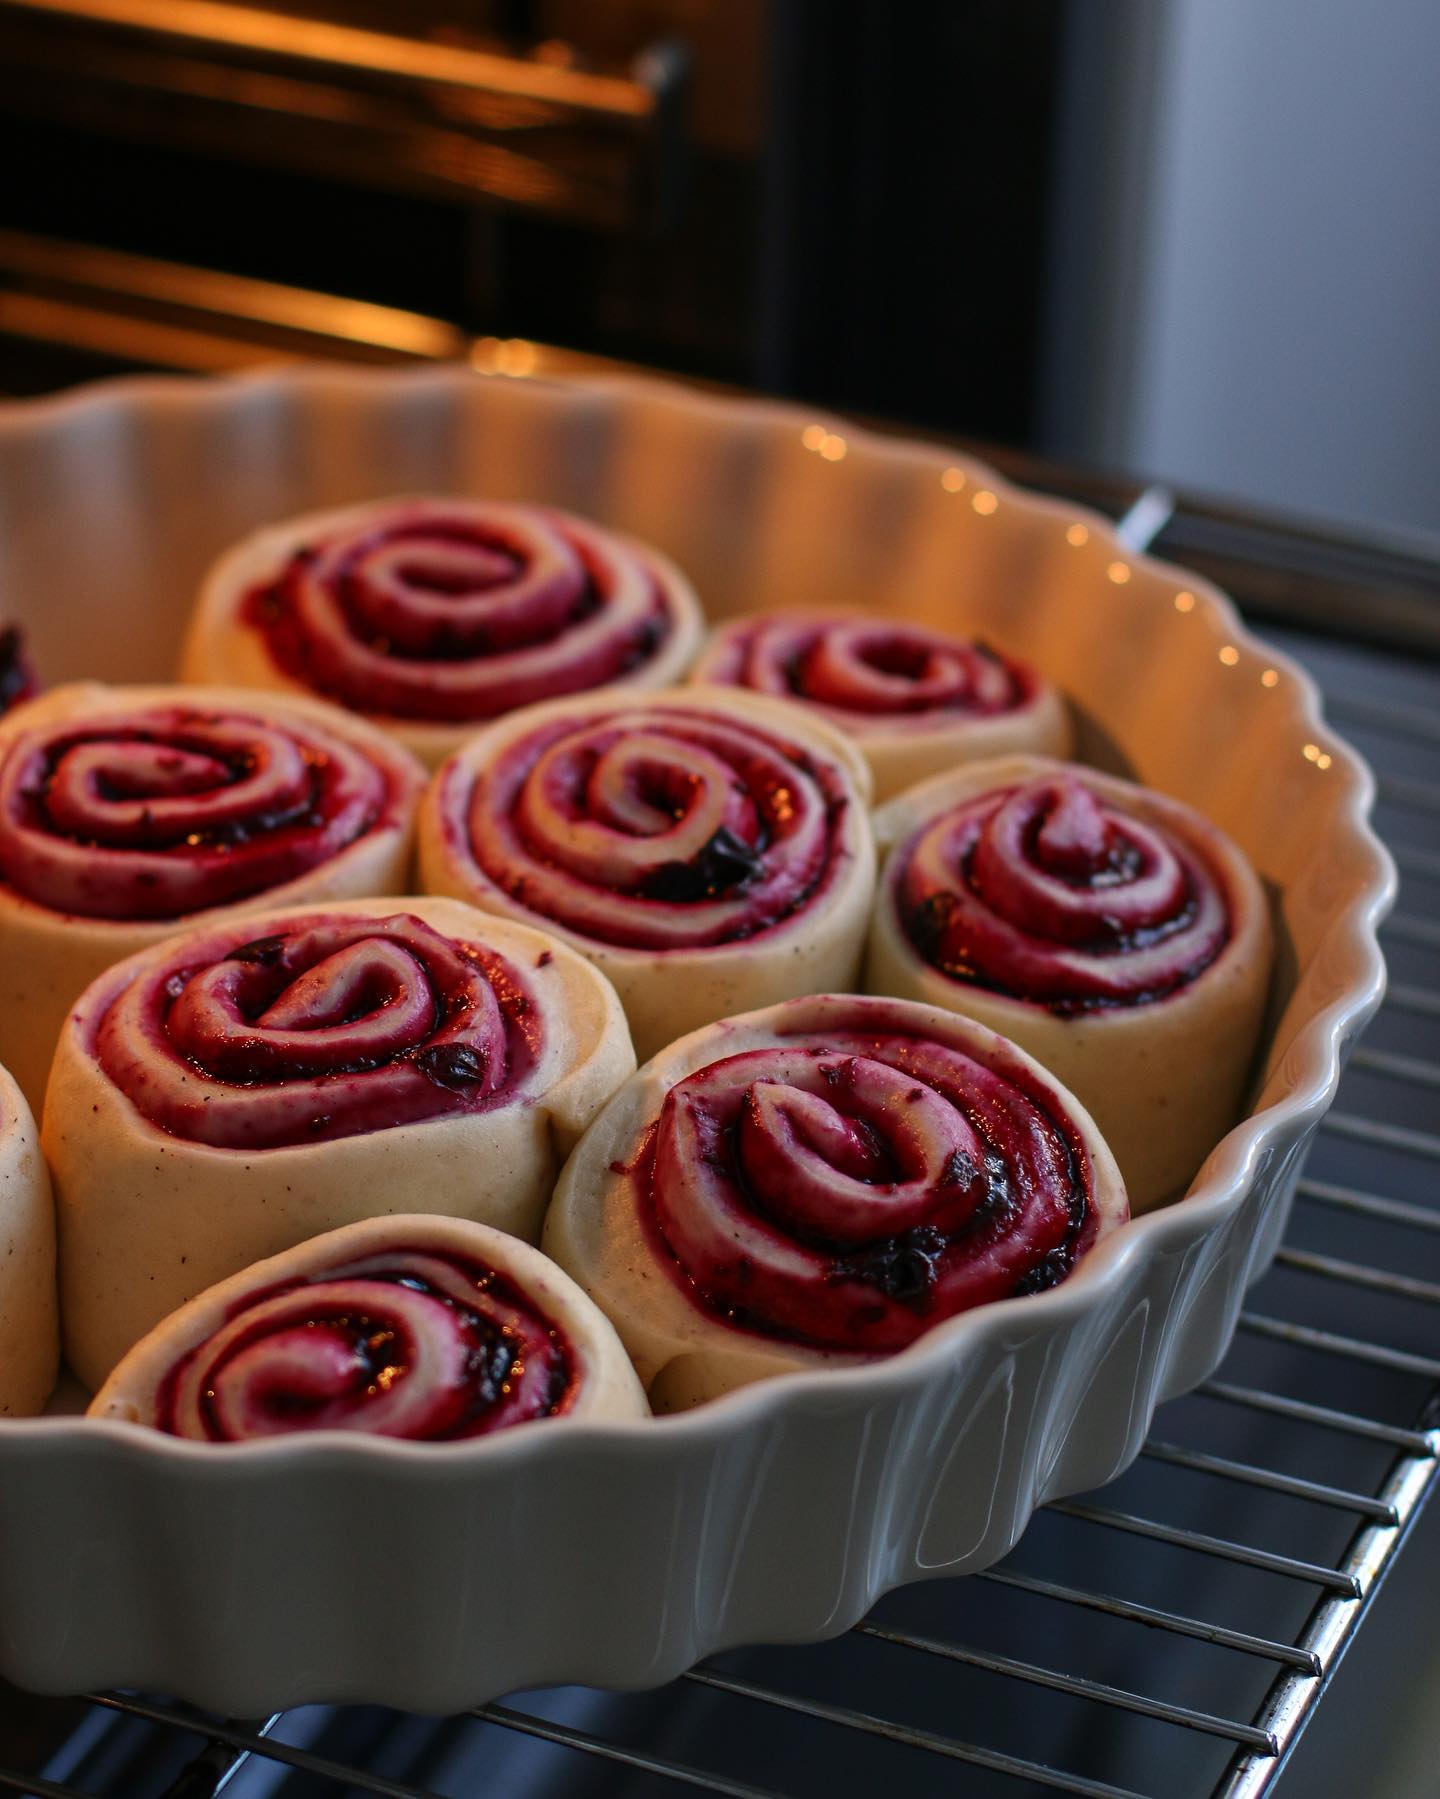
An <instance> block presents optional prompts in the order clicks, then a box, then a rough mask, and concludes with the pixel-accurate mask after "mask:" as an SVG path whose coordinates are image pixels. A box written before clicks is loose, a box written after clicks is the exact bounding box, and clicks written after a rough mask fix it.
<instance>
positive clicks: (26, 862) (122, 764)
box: [0, 705, 402, 920]
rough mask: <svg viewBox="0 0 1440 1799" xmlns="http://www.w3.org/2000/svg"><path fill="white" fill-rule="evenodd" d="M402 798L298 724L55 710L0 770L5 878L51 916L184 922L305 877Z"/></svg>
mask: <svg viewBox="0 0 1440 1799" xmlns="http://www.w3.org/2000/svg"><path fill="white" fill-rule="evenodd" d="M401 803H402V796H401V795H399V794H398V793H397V791H396V787H395V777H394V775H393V771H390V770H387V769H386V768H384V767H382V766H381V765H380V764H379V763H377V762H376V761H374V760H372V759H371V758H370V757H369V756H367V755H366V754H365V753H364V751H363V750H362V749H361V748H360V747H359V746H358V745H356V744H354V743H351V742H347V741H346V740H345V739H343V738H341V737H339V736H337V735H335V734H334V733H332V732H330V731H328V730H326V729H325V728H324V726H323V725H321V724H320V723H319V722H318V721H316V720H314V719H310V718H308V717H301V716H299V715H294V716H291V717H288V718H286V719H284V720H283V721H282V720H278V719H264V718H260V717H255V716H251V715H249V714H247V713H243V712H229V711H214V710H211V709H209V708H192V707H186V706H183V705H174V706H166V705H159V706H141V707H136V708H135V709H134V710H132V711H129V712H107V713H105V714H104V715H103V716H101V717H98V718H96V719H95V720H94V721H93V722H89V723H87V722H86V721H85V720H84V719H83V718H67V719H61V720H57V721H54V722H51V723H49V724H47V725H44V726H42V727H38V728H37V729H35V730H33V731H28V732H25V733H24V734H22V735H21V736H20V737H19V738H18V739H16V740H15V742H14V743H13V744H12V745H11V746H10V748H9V750H8V752H7V753H6V755H5V757H4V761H3V764H0V875H3V878H4V880H5V882H6V883H7V884H8V885H9V886H10V887H11V889H12V890H13V891H14V892H15V893H17V894H19V895H20V896H21V897H22V898H24V899H27V900H30V901H32V902H33V903H34V904H36V905H40V906H44V907H47V908H48V909H50V910H51V911H54V912H61V913H68V914H72V915H77V916H81V917H88V918H102V919H113V920H162V919H170V918H180V917H184V916H185V915H187V914H189V913H192V912H197V911H202V910H204V909H206V908H208V907H213V906H221V905H226V904H229V903H232V902H235V901H238V900H242V899H247V898H250V897H252V896H253V895H255V894H257V893H261V892H263V891H265V890H266V889H268V888H272V887H276V886H279V885H281V884H282V883H284V882H287V881H292V880H295V879H297V878H298V877H299V876H301V875H304V874H307V873H309V872H310V871H311V870H312V869H315V868H317V867H319V866H320V865H321V864H322V863H324V862H326V861H328V860H329V859H330V858H332V857H333V856H336V855H338V854H339V853H340V852H341V851H342V850H345V849H348V848H349V847H350V846H351V845H352V844H354V843H356V842H358V841H359V840H360V839H361V838H362V837H364V836H365V835H366V834H367V833H368V832H370V831H372V830H375V829H377V828H378V827H380V826H382V825H388V824H390V823H393V821H394V818H395V816H396V815H397V812H398V810H399V808H400V805H401Z"/></svg>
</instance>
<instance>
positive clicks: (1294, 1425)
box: [0, 503, 1440, 1799]
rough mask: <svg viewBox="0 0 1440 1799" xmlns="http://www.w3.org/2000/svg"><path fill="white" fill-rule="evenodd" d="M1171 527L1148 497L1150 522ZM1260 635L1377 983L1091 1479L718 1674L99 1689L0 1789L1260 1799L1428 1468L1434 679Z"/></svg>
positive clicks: (1397, 1540)
mask: <svg viewBox="0 0 1440 1799" xmlns="http://www.w3.org/2000/svg"><path fill="white" fill-rule="evenodd" d="M1135 516H1136V514H1135V510H1134V509H1132V514H1131V517H1132V519H1133V518H1134V517H1135ZM1168 516H1169V515H1168V512H1167V511H1166V509H1165V508H1164V507H1156V506H1155V505H1154V504H1153V503H1152V504H1151V505H1150V508H1149V513H1148V521H1149V523H1150V526H1151V528H1152V529H1153V528H1157V527H1158V528H1159V529H1161V530H1162V531H1163V529H1164V527H1165V523H1166V520H1167V519H1168ZM1284 641H1285V646H1286V647H1287V648H1290V649H1291V650H1292V651H1294V652H1295V653H1296V654H1298V655H1300V656H1301V657H1302V658H1305V659H1307V660H1309V661H1310V662H1311V664H1312V666H1314V667H1316V668H1317V670H1318V672H1319V674H1320V676H1321V678H1322V681H1324V682H1325V683H1326V685H1327V687H1328V690H1329V692H1330V703H1329V710H1330V716H1331V717H1332V718H1333V719H1334V720H1335V722H1336V723H1337V725H1339V726H1340V727H1341V728H1342V729H1344V730H1346V731H1347V732H1350V733H1352V734H1353V735H1354V736H1355V738H1356V739H1357V741H1358V742H1360V743H1361V745H1362V747H1363V748H1364V749H1365V750H1366V751H1367V753H1368V754H1369V755H1370V756H1371V757H1372V759H1373V761H1374V762H1375V765H1376V767H1377V769H1378V770H1379V771H1380V775H1381V790H1380V803H1379V821H1380V824H1381V828H1382V830H1383V831H1384V832H1385V834H1386V836H1387V838H1388V839H1389V840H1390V841H1391V843H1392V845H1393V847H1394V848H1395V850H1396V852H1397V855H1398V858H1399V860H1400V864H1401V867H1402V871H1403V872H1402V894H1401V905H1400V909H1399V911H1398V912H1397V914H1396V915H1395V917H1394V918H1393V919H1392V921H1391V922H1390V924H1389V925H1388V926H1387V928H1386V933H1385V935H1386V942H1387V949H1388V952H1389V954H1390V958H1391V965H1392V975H1393V986H1392V988H1391V992H1390V994H1389V997H1388V998H1387V1001H1386V1003H1385V1006H1384V1008H1383V1010H1382V1012H1381V1015H1380V1017H1379V1019H1378V1020H1377V1022H1376V1024H1375V1026H1374V1027H1373V1028H1372V1030H1371V1032H1370V1034H1369V1036H1368V1037H1367V1039H1366V1041H1365V1043H1364V1044H1362V1045H1361V1046H1360V1047H1359V1048H1358V1049H1357V1051H1356V1053H1355V1055H1354V1057H1353V1059H1352V1063H1351V1066H1350V1069H1349V1070H1348V1072H1347V1074H1346V1077H1345V1081H1344V1084H1343V1086H1342V1089H1341V1094H1340V1098H1339V1103H1338V1104H1337V1106H1336V1108H1335V1110H1334V1111H1333V1112H1332V1113H1331V1114H1330V1115H1329V1117H1328V1118H1327V1120H1326V1121H1325V1123H1324V1125H1323V1127H1322V1131H1321V1135H1320V1139H1319V1141H1318V1142H1317V1144H1316V1146H1315V1149H1314V1151H1313V1152H1312V1155H1311V1158H1310V1162H1309V1165H1308V1168H1307V1172H1306V1174H1305V1177H1304V1179H1302V1181H1301V1182H1300V1185H1299V1189H1298V1195H1297V1204H1296V1207H1295V1213H1294V1218H1293V1220H1292V1224H1291V1229H1290V1231H1289V1234H1288V1237H1287V1241H1286V1243H1285V1245H1284V1247H1283V1248H1282V1249H1281V1251H1280V1253H1279V1255H1278V1256H1277V1258H1276V1262H1275V1266H1274V1268H1273V1269H1272V1271H1271V1272H1270V1273H1269V1274H1268V1275H1267V1277H1266V1279H1265V1280H1264V1281H1263V1282H1262V1283H1261V1284H1260V1285H1259V1286H1258V1287H1257V1288H1256V1290H1255V1292H1254V1294H1253V1295H1252V1300H1251V1304H1250V1306H1249V1307H1248V1308H1247V1310H1246V1311H1245V1313H1244V1315H1243V1316H1242V1318H1241V1320H1240V1328H1239V1332H1238V1334H1237V1337H1236V1341H1235V1344H1234V1346H1233V1348H1232V1350H1231V1352H1230V1355H1229V1356H1228V1357H1227V1359H1226V1362H1225V1364H1224V1366H1223V1367H1222V1369H1221V1370H1220V1371H1219V1372H1218V1373H1217V1375H1216V1376H1215V1377H1214V1378H1213V1379H1211V1380H1210V1381H1208V1382H1206V1383H1205V1384H1204V1385H1203V1386H1202V1387H1201V1388H1200V1389H1199V1390H1198V1391H1197V1392H1196V1393H1194V1394H1192V1395H1190V1396H1188V1397H1186V1398H1184V1399H1181V1400H1177V1401H1175V1402H1172V1403H1171V1404H1170V1405H1168V1406H1166V1407H1165V1408H1163V1409H1162V1411H1161V1413H1160V1415H1159V1417H1158V1418H1157V1420H1156V1426H1155V1432H1154V1435H1153V1436H1152V1437H1151V1438H1150V1440H1149V1441H1148V1442H1147V1444H1146V1446H1145V1449H1144V1451H1143V1452H1142V1455H1141V1457H1140V1459H1139V1461H1138V1462H1137V1463H1136V1465H1135V1466H1134V1467H1133V1468H1132V1469H1131V1470H1129V1471H1128V1472H1127V1473H1126V1474H1125V1475H1124V1476H1122V1477H1121V1478H1120V1480H1118V1481H1117V1482H1116V1483H1114V1485H1113V1486H1112V1487H1111V1488H1109V1489H1107V1490H1106V1491H1105V1492H1104V1493H1102V1494H1099V1495H1091V1496H1087V1497H1085V1498H1084V1499H1077V1500H1070V1501H1066V1502H1063V1503H1060V1504H1056V1505H1052V1506H1050V1507H1048V1508H1046V1510H1045V1511H1044V1512H1043V1513H1041V1514H1040V1515H1039V1516H1038V1517H1037V1518H1036V1519H1035V1521H1034V1523H1033V1524H1032V1526H1031V1528H1030V1530H1029V1531H1028V1532H1027V1534H1026V1536H1025V1538H1024V1539H1023V1541H1022V1542H1021V1544H1020V1545H1019V1546H1018V1548H1017V1549H1016V1550H1015V1551H1014V1553H1013V1554H1012V1555H1011V1556H1010V1557H1009V1558H1008V1559H1007V1560H1006V1561H1005V1562H1004V1563H1003V1564H1002V1565H1001V1566H999V1567H997V1568H995V1569H992V1570H990V1571H988V1572H987V1573H984V1574H981V1575H979V1576H977V1577H975V1578H974V1579H972V1580H968V1581H953V1580H952V1581H934V1582H931V1583H927V1584H925V1585H922V1586H918V1587H913V1588H908V1589H905V1590H903V1591H901V1592H897V1593H894V1594H891V1595H889V1596H888V1597H887V1598H886V1599H885V1600H884V1601H882V1603H881V1604H880V1605H879V1606H878V1607H877V1608H876V1610H875V1612H874V1613H873V1614H872V1615H871V1617H870V1618H868V1619H867V1620H866V1621H865V1622H864V1623H862V1624H860V1625H859V1626H857V1627H856V1628H855V1629H854V1630H853V1631H851V1632H849V1633H847V1634H846V1635H845V1636H844V1637H842V1638H839V1639H837V1640H836V1641H834V1642H831V1643H827V1644H820V1645H814V1646H811V1647H809V1648H793V1647H792V1648H784V1649H763V1650H751V1651H745V1652H738V1653H733V1654H727V1655H724V1656H720V1657H717V1658H715V1659H714V1660H713V1661H711V1662H709V1663H707V1664H705V1665H703V1666H701V1667H699V1668H696V1669H694V1670H692V1671H691V1673H690V1674H688V1675H687V1676H686V1677H685V1678H684V1679H683V1680H681V1681H678V1682H676V1683H674V1685H673V1686H672V1687H670V1688H668V1689H666V1690H665V1691H664V1692H662V1693H659V1694H650V1695H630V1696H615V1695H604V1694H598V1693H589V1692H583V1691H580V1690H578V1689H567V1690H564V1691H561V1692H558V1693H550V1694H531V1695H521V1696H518V1697H512V1699H511V1700H510V1701H509V1702H507V1703H505V1704H494V1705H488V1706H482V1707H480V1708H478V1709H477V1710H476V1711H474V1712H473V1713H470V1714H467V1715H466V1716H465V1717H462V1718H454V1719H446V1720H420V1719H413V1718H408V1717H405V1716H403V1715H401V1714H397V1713H391V1712H385V1711H382V1710H379V1709H376V1708H349V1709H341V1708H329V1707H308V1708H305V1709H303V1710H300V1711H296V1712H292V1713H286V1714H277V1715H276V1716H275V1717H272V1718H269V1719H264V1720H251V1721H241V1720H233V1719H230V1720H220V1719H215V1718H211V1717H208V1716H203V1715H201V1714H198V1713H195V1712H193V1711H191V1710H190V1709H189V1708H187V1707H184V1706H181V1705H178V1704H172V1703H169V1702H167V1701H165V1700H161V1699H154V1698H148V1697H141V1696H138V1695H122V1694H102V1695H94V1696H91V1697H90V1698H89V1699H87V1700H84V1701H66V1702H59V1701H56V1702H27V1705H31V1704H34V1705H38V1706H39V1708H40V1709H39V1712H38V1713H33V1714H31V1715H35V1716H38V1717H39V1718H40V1720H41V1724H40V1726H39V1727H38V1729H37V1745H36V1749H35V1755H34V1757H33V1759H32V1760H31V1761H30V1762H29V1763H28V1764H27V1765H26V1766H17V1767H8V1768H0V1791H7V1792H19V1793H28V1794H37V1795H43V1796H45V1799H102V1796H106V1795H122V1794H123V1795H125V1799H202V1796H204V1799H209V1796H211V1795H217V1794H220V1793H222V1792H223V1793H225V1794H227V1795H228V1796H229V1799H273V1796H282V1799H312V1796H318V1795H321V1794H327V1795H328V1794H333V1793H346V1794H349V1793H357V1794H379V1795H388V1796H391V1799H458V1796H459V1795H462V1794H470V1793H473V1792H477V1791H481V1790H484V1791H486V1792H496V1793H500V1792H503V1793H506V1794H511V1793H514V1794H517V1795H518V1794H523V1795H525V1796H526V1799H531V1796H532V1795H534V1796H537V1799H538V1796H541V1795H549V1794H553V1793H564V1794H566V1795H571V1794H606V1795H615V1794H624V1795H632V1794H633V1795H635V1796H636V1799H643V1796H648V1795H652V1794H653V1795H656V1796H659V1795H664V1794H670V1793H680V1792H683V1791H686V1790H698V1791H701V1792H707V1793H715V1794H724V1795H732V1796H734V1799H808V1796H809V1795H811V1794H816V1795H818V1794H820V1793H826V1794H831V1793H834V1792H835V1791H837V1790H838V1791H845V1792H857V1793H858V1792H871V1791H878V1790H880V1789H881V1788H882V1787H884V1786H887V1785H897V1786H899V1787H900V1788H901V1789H902V1790H903V1791H905V1792H906V1793H907V1795H921V1796H923V1795H926V1794H929V1793H936V1794H939V1793H941V1792H944V1793H947V1794H953V1793H955V1792H956V1791H963V1792H964V1793H965V1794H967V1795H969V1794H972V1793H974V1794H977V1795H990V1794H992V1793H993V1794H994V1795H995V1796H996V1799H1005V1796H1006V1795H1014V1794H1016V1793H1024V1792H1034V1793H1042V1792H1060V1793H1069V1794H1079V1795H1088V1796H1090V1799H1189V1796H1191V1795H1193V1796H1194V1799H1207V1796H1208V1799H1261V1795H1264V1794H1267V1793H1270V1792H1271V1791H1272V1789H1275V1787H1276V1783H1277V1781H1278V1782H1280V1790H1281V1791H1282V1792H1283V1791H1284V1782H1283V1781H1281V1779H1280V1777H1281V1775H1282V1771H1283V1770H1284V1768H1285V1766H1286V1763H1287V1760H1288V1758H1289V1757H1290V1755H1291V1753H1292V1751H1293V1750H1294V1749H1295V1747H1296V1745H1297V1743H1298V1742H1299V1740H1300V1737H1301V1734H1302V1732H1303V1731H1304V1729H1305V1727H1306V1725H1307V1723H1308V1722H1309V1721H1310V1719H1311V1718H1312V1716H1313V1715H1314V1713H1315V1710H1316V1707H1317V1705H1318V1704H1319V1702H1320V1700H1321V1699H1322V1696H1323V1695H1324V1694H1325V1692H1326V1690H1327V1688H1328V1686H1329V1684H1330V1682H1331V1680H1332V1677H1333V1676H1334V1675H1335V1672H1336V1670H1337V1668H1338V1667H1339V1665H1340V1662H1341V1659H1342V1657H1344V1655H1345V1654H1346V1651H1347V1650H1348V1649H1349V1647H1350V1646H1351V1644H1352V1643H1353V1642H1354V1640H1355V1636H1356V1633H1357V1631H1358V1630H1359V1628H1360V1626H1361V1624H1362V1621H1363V1620H1364V1619H1365V1617H1366V1615H1367V1613H1368V1611H1369V1610H1370V1607H1371V1605H1372V1602H1373V1601H1374V1600H1375V1598H1376V1595H1377V1593H1378V1592H1379V1590H1380V1588H1381V1586H1382V1583H1383V1582H1384V1581H1385V1579H1386V1577H1387V1575H1388V1574H1389V1573H1390V1571H1391V1570H1392V1569H1393V1567H1394V1565H1395V1561H1396V1557H1397V1555H1398V1553H1399V1551H1400V1549H1401V1547H1402V1545H1403V1544H1404V1543H1405V1541H1406V1539H1407V1537H1408V1536H1409V1535H1410V1533H1411V1532H1412V1530H1413V1528H1414V1526H1415V1524H1416V1522H1417V1520H1418V1519H1419V1517H1420V1515H1421V1512H1422V1508H1423V1506H1424V1504H1425V1502H1426V1500H1427V1499H1428V1498H1429V1496H1430V1495H1431V1493H1432V1492H1433V1490H1434V1488H1435V1486H1436V1484H1437V1479H1440V1353H1437V1344H1440V1336H1437V1332H1436V1317H1437V1310H1436V1308H1437V1306H1440V1201H1437V1199H1436V1195H1435V1191H1434V1189H1435V1181H1434V1168H1435V1164H1436V1162H1437V1161H1440V1130H1437V1128H1436V1126H1437V1112H1436V1103H1435V1095H1436V1091H1437V1089H1440V960H1437V956H1440V928H1437V927H1436V926H1435V925H1433V924H1432V923H1431V922H1430V921H1431V920H1432V919H1433V918H1434V917H1436V916H1440V908H1437V905H1436V903H1435V902H1436V900H1437V899H1440V854H1436V853H1435V849H1434V840H1435V839H1434V833H1435V825H1434V819H1435V815H1436V814H1437V812H1440V708H1435V707H1434V701H1435V698H1436V697H1437V696H1440V672H1437V671H1436V669H1435V668H1434V667H1433V666H1432V667H1428V668H1427V667H1423V666H1418V665H1415V664H1411V663H1402V662H1399V661H1396V660H1393V659H1386V658H1383V657H1380V656H1377V655H1368V656H1367V655H1365V654H1364V653H1362V652H1358V651H1354V650H1351V649H1340V648H1337V647H1336V646H1335V645H1334V643H1333V642H1330V641H1327V640H1324V639H1320V638H1307V637H1303V636H1299V635H1296V634H1286V635H1285V637H1284ZM11 1740H12V1737H11V1735H10V1733H8V1732H7V1731H6V1730H5V1727H4V1719H3V1717H0V1741H4V1742H6V1743H7V1744H8V1743H9V1742H10V1741H11ZM962 1769H963V1770H964V1774H963V1782H964V1783H963V1785H959V1786H957V1784H956V1782H957V1774H958V1773H959V1771H960V1770H962Z"/></svg>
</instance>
